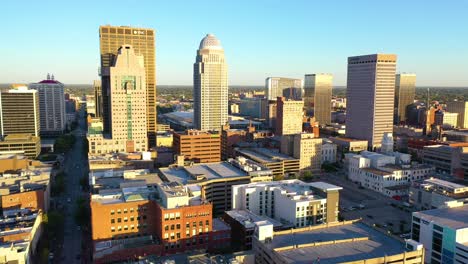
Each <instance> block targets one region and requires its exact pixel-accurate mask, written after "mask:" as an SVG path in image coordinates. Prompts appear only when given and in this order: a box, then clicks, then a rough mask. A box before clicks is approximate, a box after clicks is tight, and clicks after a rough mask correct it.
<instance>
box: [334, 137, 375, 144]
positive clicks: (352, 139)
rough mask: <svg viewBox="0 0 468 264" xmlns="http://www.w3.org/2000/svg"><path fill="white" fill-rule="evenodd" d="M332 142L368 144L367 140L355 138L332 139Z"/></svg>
mask: <svg viewBox="0 0 468 264" xmlns="http://www.w3.org/2000/svg"><path fill="white" fill-rule="evenodd" d="M331 140H338V141H344V142H366V143H367V140H362V139H355V138H346V137H332V138H331Z"/></svg>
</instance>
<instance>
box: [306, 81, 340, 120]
mask: <svg viewBox="0 0 468 264" xmlns="http://www.w3.org/2000/svg"><path fill="white" fill-rule="evenodd" d="M332 82H333V75H331V74H326V73H319V74H306V75H305V78H304V106H305V109H306V110H310V109H313V110H314V117H315V121H317V122H319V124H324V125H325V124H330V123H331V99H332V89H333V85H332Z"/></svg>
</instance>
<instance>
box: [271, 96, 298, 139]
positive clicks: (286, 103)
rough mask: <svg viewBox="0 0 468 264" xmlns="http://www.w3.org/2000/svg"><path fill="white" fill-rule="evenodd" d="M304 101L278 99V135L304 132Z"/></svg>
mask: <svg viewBox="0 0 468 264" xmlns="http://www.w3.org/2000/svg"><path fill="white" fill-rule="evenodd" d="M303 107H304V101H293V100H286V98H285V97H278V98H277V106H276V135H278V136H282V135H291V134H297V133H301V132H302V117H303V111H304V110H303Z"/></svg>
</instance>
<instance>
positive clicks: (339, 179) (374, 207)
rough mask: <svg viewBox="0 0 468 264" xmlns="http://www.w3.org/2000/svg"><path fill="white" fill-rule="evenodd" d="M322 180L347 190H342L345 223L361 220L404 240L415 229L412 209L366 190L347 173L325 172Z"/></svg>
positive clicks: (341, 197) (341, 205) (341, 203)
mask: <svg viewBox="0 0 468 264" xmlns="http://www.w3.org/2000/svg"><path fill="white" fill-rule="evenodd" d="M318 180H320V181H326V182H329V183H331V184H335V185H338V186H341V187H343V190H341V191H340V215H341V217H343V219H344V220H351V219H359V218H361V219H362V221H363V222H364V223H366V224H369V225H371V226H375V227H376V228H381V229H382V231H385V232H388V231H389V232H391V233H393V234H396V235H397V236H398V237H400V235H401V234H405V233H409V232H410V230H411V210H410V208H407V207H405V206H404V205H403V203H402V202H401V201H396V200H394V199H392V198H390V197H387V196H384V195H382V194H380V193H378V192H375V191H372V190H368V189H363V188H362V187H359V186H358V185H357V184H356V183H353V182H352V181H349V180H348V179H346V176H345V172H344V171H339V172H336V173H325V174H323V175H322V176H321V177H320V178H319V179H318Z"/></svg>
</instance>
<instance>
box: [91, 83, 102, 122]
mask: <svg viewBox="0 0 468 264" xmlns="http://www.w3.org/2000/svg"><path fill="white" fill-rule="evenodd" d="M93 88H94V107H95V112H96V114H95V116H96V117H101V116H102V86H101V80H95V81H94V82H93Z"/></svg>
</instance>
